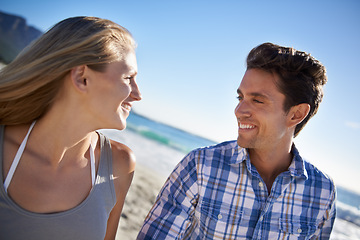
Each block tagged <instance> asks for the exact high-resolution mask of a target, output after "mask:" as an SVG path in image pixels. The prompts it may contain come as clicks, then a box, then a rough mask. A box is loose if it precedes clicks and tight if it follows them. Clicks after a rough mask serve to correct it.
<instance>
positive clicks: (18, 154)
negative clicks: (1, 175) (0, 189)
mask: <svg viewBox="0 0 360 240" xmlns="http://www.w3.org/2000/svg"><path fill="white" fill-rule="evenodd" d="M35 123H36V121H34V122H33V123H32V124H31V125H30V128H29V130H28V132H27V134H26V136H25V138H24V140H23V141H22V143H21V145H20V147H19V149H18V151H17V152H16V155H15V157H14V160H13V162H12V164H11V166H10V169H9V172H8V174H7V176H6V178H5V181H4V189H5V192H7V189H8V188H9V185H10V182H11V180H12V178H13V176H14V173H15V170H16V168H17V166H18V165H19V162H20V158H21V156H22V154H23V152H24V150H25V146H26V143H27V141H28V138H29V136H30V133H31V130H32V129H33V128H34V126H35ZM90 169H91V185H92V186H94V184H95V178H96V173H95V171H96V167H95V154H94V147H93V146H92V145H91V144H90Z"/></svg>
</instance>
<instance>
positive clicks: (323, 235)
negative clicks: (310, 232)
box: [317, 187, 336, 240]
mask: <svg viewBox="0 0 360 240" xmlns="http://www.w3.org/2000/svg"><path fill="white" fill-rule="evenodd" d="M335 200H336V190H335V187H333V191H332V195H331V199H330V204H329V208H328V210H327V211H326V213H325V217H324V219H325V221H324V224H323V225H322V228H321V229H320V234H319V237H318V238H317V239H324V240H325V239H330V234H331V231H332V229H333V226H334V222H335V218H336V205H335V202H336V201H335Z"/></svg>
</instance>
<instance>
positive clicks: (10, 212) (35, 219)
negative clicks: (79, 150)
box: [0, 126, 116, 240]
mask: <svg viewBox="0 0 360 240" xmlns="http://www.w3.org/2000/svg"><path fill="white" fill-rule="evenodd" d="M99 135H100V148H101V153H100V162H99V168H98V173H97V175H96V179H95V184H94V186H93V188H92V190H91V192H90V193H89V195H88V196H87V198H86V199H85V200H84V201H83V202H82V203H80V204H79V205H78V206H76V207H74V208H72V209H70V210H67V211H64V212H59V213H51V214H41V213H34V212H29V211H27V210H25V209H23V208H21V207H20V206H19V205H17V204H16V203H15V202H14V201H12V199H11V198H10V197H9V196H8V194H7V193H6V191H5V188H4V185H3V184H0V239H11V240H17V239H21V240H23V239H27V240H32V239H34V240H42V239H52V240H56V239H59V240H60V239H61V240H67V239H69V240H70V239H71V240H73V239H76V240H81V239H84V240H91V239H94V240H95V239H96V240H100V239H104V237H105V233H106V227H107V220H108V218H109V214H110V212H111V210H112V208H113V207H114V205H115V203H116V195H115V189H114V183H113V175H112V153H111V146H110V142H109V139H107V138H106V137H105V136H104V135H102V134H101V133H99ZM3 145H4V126H0V179H1V180H3V179H4V176H3Z"/></svg>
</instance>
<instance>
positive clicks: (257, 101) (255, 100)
mask: <svg viewBox="0 0 360 240" xmlns="http://www.w3.org/2000/svg"><path fill="white" fill-rule="evenodd" d="M253 101H254V102H256V103H264V102H262V101H259V100H257V99H254V100H253Z"/></svg>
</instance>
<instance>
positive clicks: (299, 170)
mask: <svg viewBox="0 0 360 240" xmlns="http://www.w3.org/2000/svg"><path fill="white" fill-rule="evenodd" d="M291 152H292V154H293V159H292V162H291V164H290V166H289V168H288V170H289V172H290V175H291V176H294V177H302V178H305V179H307V178H308V173H307V171H306V169H305V161H304V159H303V158H302V157H301V156H300V154H299V151H298V150H297V148H296V147H295V145H294V144H293V146H292V148H291ZM247 159H249V160H250V158H249V154H248V151H247V149H246V148H242V147H240V146H239V145H236V147H235V149H234V153H233V155H232V156H231V159H230V164H239V163H242V162H243V161H245V160H247ZM248 162H249V164H248V165H249V166H250V165H251V164H250V161H248Z"/></svg>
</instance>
